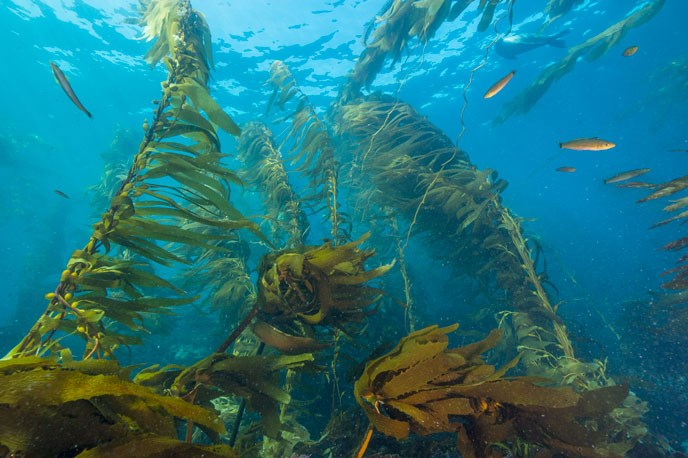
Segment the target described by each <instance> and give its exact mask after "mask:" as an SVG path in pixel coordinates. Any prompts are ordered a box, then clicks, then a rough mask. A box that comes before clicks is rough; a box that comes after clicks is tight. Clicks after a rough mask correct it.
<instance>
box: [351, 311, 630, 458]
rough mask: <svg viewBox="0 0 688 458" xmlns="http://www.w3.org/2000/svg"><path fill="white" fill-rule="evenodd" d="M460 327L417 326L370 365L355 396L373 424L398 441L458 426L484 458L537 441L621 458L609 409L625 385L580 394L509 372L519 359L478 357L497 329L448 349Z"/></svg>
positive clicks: (466, 451)
mask: <svg viewBox="0 0 688 458" xmlns="http://www.w3.org/2000/svg"><path fill="white" fill-rule="evenodd" d="M457 327H458V325H453V326H447V327H445V328H438V327H437V326H430V327H427V328H424V329H421V330H419V331H416V332H414V333H412V334H410V335H408V336H406V337H404V338H403V339H401V341H400V342H399V344H398V345H397V346H396V347H395V348H394V349H393V350H392V351H391V352H389V353H388V354H386V355H384V356H382V357H380V358H377V359H374V360H372V361H369V362H368V363H367V364H366V367H365V370H364V372H363V375H362V376H361V377H360V378H359V379H358V381H357V382H356V384H355V386H354V394H355V396H356V401H357V402H358V403H359V405H360V406H361V407H362V408H363V410H364V411H365V413H366V416H367V417H368V419H369V420H370V422H371V423H372V425H373V426H374V427H375V429H377V430H378V431H380V432H382V433H384V434H387V435H390V436H392V437H394V438H396V439H403V438H406V437H407V436H408V435H409V434H410V433H414V434H421V435H426V434H432V433H438V432H458V441H459V444H458V445H459V450H460V451H461V453H462V455H463V456H485V453H486V451H487V449H488V448H489V444H491V443H497V442H502V443H503V442H514V441H516V440H522V441H527V442H530V443H534V444H540V447H541V448H546V449H547V452H548V453H562V454H569V453H572V454H575V455H576V456H583V457H621V456H624V454H625V452H626V451H627V450H628V444H626V443H623V442H622V443H617V442H616V438H614V437H613V436H612V435H611V434H612V433H613V432H614V431H613V430H612V429H609V428H608V422H609V420H608V418H607V415H608V414H609V413H610V412H611V411H612V410H613V409H614V408H615V407H616V406H617V405H619V404H620V403H621V402H622V401H623V399H624V398H625V397H626V394H627V392H628V390H627V389H626V387H622V386H612V387H607V388H601V389H598V390H595V391H588V392H586V393H584V394H583V395H579V394H576V393H575V392H574V391H573V390H572V389H571V388H570V387H564V388H546V387H541V386H538V385H536V384H534V383H533V380H532V379H529V378H525V377H510V378H505V377H504V375H505V373H506V372H507V371H508V370H509V369H510V368H511V367H513V366H514V365H515V364H516V362H517V360H513V361H511V362H510V363H508V364H507V365H505V366H504V367H502V368H501V369H496V368H495V367H494V366H491V365H488V364H486V363H485V362H484V361H483V359H482V357H481V354H482V353H484V352H486V351H488V350H490V349H491V348H493V347H494V346H495V345H496V343H497V341H498V340H499V338H500V332H499V331H493V332H492V333H490V335H489V336H488V337H487V338H486V339H484V340H482V341H480V342H476V343H474V344H470V345H467V346H465V347H460V348H455V349H451V350H449V349H447V346H448V338H447V334H448V333H450V332H452V331H454V330H455V329H456V328H457Z"/></svg>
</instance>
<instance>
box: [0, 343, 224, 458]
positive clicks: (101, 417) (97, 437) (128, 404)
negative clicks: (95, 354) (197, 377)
mask: <svg viewBox="0 0 688 458" xmlns="http://www.w3.org/2000/svg"><path fill="white" fill-rule="evenodd" d="M0 379H2V380H1V383H2V385H3V386H4V387H5V388H6V389H3V391H2V394H0V404H1V405H2V407H1V409H2V415H0V450H2V447H5V448H6V451H7V452H8V453H11V454H13V455H17V456H18V455H22V456H24V455H26V456H58V455H59V456H76V455H77V454H78V456H96V454H97V456H114V453H117V452H124V451H127V450H129V451H136V455H137V456H159V455H158V453H161V452H162V451H166V453H172V452H173V451H174V452H177V453H182V452H184V453H206V452H207V453H208V454H207V455H206V456H224V457H233V456H238V455H236V454H235V453H234V452H233V451H232V450H231V449H229V448H228V447H226V446H215V447H203V446H197V445H192V444H185V443H183V442H180V441H178V440H177V433H176V428H175V419H181V420H185V421H187V422H191V421H193V422H195V423H196V424H198V425H201V426H202V427H203V428H204V429H205V430H206V431H207V432H208V433H209V434H211V435H217V434H219V433H222V432H224V425H223V424H222V423H221V422H220V421H219V419H218V418H217V417H216V416H215V415H214V414H213V413H212V412H210V411H208V410H206V409H203V408H201V407H198V406H194V405H191V404H189V403H187V402H185V401H183V400H181V399H178V398H173V397H169V396H162V395H160V394H156V393H154V392H152V391H151V390H149V389H148V388H145V387H143V386H140V385H138V384H136V383H133V382H131V381H130V380H129V371H128V370H124V369H122V368H121V367H119V365H117V364H116V363H114V362H112V361H81V362H64V363H63V364H57V363H56V362H54V361H51V360H47V359H42V358H38V357H33V356H30V357H19V358H13V359H11V360H7V361H2V362H1V363H0ZM37 387H39V389H37ZM55 431H60V434H55ZM37 439H39V440H37ZM82 452H83V453H82ZM107 453H110V454H107Z"/></svg>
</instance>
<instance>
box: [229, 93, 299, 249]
mask: <svg viewBox="0 0 688 458" xmlns="http://www.w3.org/2000/svg"><path fill="white" fill-rule="evenodd" d="M284 102H285V101H280V105H284ZM237 149H238V153H239V154H238V159H239V160H240V161H242V162H243V164H244V168H243V170H242V172H241V176H242V177H243V178H244V181H245V182H246V183H247V184H249V185H250V186H251V187H252V188H254V189H256V190H258V191H259V192H260V195H261V198H262V201H263V205H264V206H265V208H266V210H267V214H268V218H269V224H270V230H271V235H272V237H271V238H272V240H273V243H274V244H275V245H276V246H278V247H284V248H294V247H299V246H302V245H303V241H304V240H305V238H306V236H307V234H308V230H309V226H308V219H307V217H306V215H305V213H304V211H303V210H302V208H301V207H302V204H301V201H300V199H299V196H298V194H297V193H296V191H295V190H294V189H293V187H292V186H291V185H290V183H289V179H288V177H287V170H286V169H285V166H284V163H283V161H282V153H281V152H280V150H279V148H278V147H277V145H276V144H275V138H274V136H273V134H272V132H271V131H270V129H268V127H267V126H266V125H265V124H262V123H259V122H252V123H249V124H248V125H246V126H244V129H243V133H242V135H241V138H240V139H239V145H238V148H237Z"/></svg>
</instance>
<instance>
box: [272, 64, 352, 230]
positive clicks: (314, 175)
mask: <svg viewBox="0 0 688 458" xmlns="http://www.w3.org/2000/svg"><path fill="white" fill-rule="evenodd" d="M268 83H269V84H270V85H271V86H272V87H273V93H272V97H271V99H270V102H269V103H268V110H269V109H270V106H271V105H272V104H273V103H276V104H277V105H278V106H279V107H280V108H284V106H285V104H286V103H287V102H288V101H290V100H292V99H294V100H295V101H296V102H297V104H298V105H297V108H296V111H294V112H293V113H292V114H291V129H290V130H289V137H290V138H291V140H292V141H293V146H292V148H291V153H292V154H293V157H292V161H293V162H294V163H299V166H298V167H297V170H298V171H299V172H300V173H301V174H303V175H304V176H305V177H306V178H307V179H308V189H309V191H308V194H306V195H304V196H303V198H304V199H306V200H307V201H308V202H309V203H310V204H311V205H312V206H314V207H315V210H316V211H318V210H320V207H321V206H324V207H325V208H326V209H327V217H328V219H329V220H330V227H331V234H332V239H333V240H334V241H335V242H338V243H339V242H344V241H346V240H350V239H351V236H350V234H349V231H348V230H347V227H346V226H347V225H346V215H345V214H343V213H342V212H341V211H340V208H339V205H340V204H339V191H338V175H339V166H340V164H339V163H338V162H337V160H336V159H335V156H334V144H333V143H332V138H331V136H330V133H329V128H328V126H327V125H326V124H325V123H324V122H323V121H322V120H321V119H320V117H319V116H318V115H317V113H316V111H315V107H314V106H313V105H312V104H311V103H310V101H309V100H308V96H307V95H306V94H304V92H303V91H301V89H300V88H299V86H298V84H297V83H296V80H295V79H294V76H293V75H292V73H291V71H289V68H287V66H286V65H285V64H284V62H282V61H275V62H273V63H272V66H271V67H270V79H269V80H268Z"/></svg>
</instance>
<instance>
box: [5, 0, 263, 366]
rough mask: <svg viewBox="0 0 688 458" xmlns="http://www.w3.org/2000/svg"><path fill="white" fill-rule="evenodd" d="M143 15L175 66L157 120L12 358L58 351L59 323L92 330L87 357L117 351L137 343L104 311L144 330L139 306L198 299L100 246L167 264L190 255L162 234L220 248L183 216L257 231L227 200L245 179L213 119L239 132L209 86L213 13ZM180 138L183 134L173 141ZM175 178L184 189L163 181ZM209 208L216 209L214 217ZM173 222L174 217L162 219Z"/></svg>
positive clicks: (178, 8)
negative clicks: (150, 292)
mask: <svg viewBox="0 0 688 458" xmlns="http://www.w3.org/2000/svg"><path fill="white" fill-rule="evenodd" d="M141 22H142V24H145V25H146V29H145V36H146V37H147V38H149V39H152V38H157V41H156V43H155V45H154V46H153V48H152V49H151V50H150V52H149V53H148V55H147V59H148V61H149V62H150V63H151V64H152V65H154V64H155V63H157V62H158V61H159V60H161V59H162V60H163V61H164V63H165V66H166V67H167V70H168V78H167V80H166V81H165V82H163V83H162V88H163V94H162V97H161V98H160V101H159V103H158V106H157V109H156V111H155V116H154V118H153V121H152V123H150V124H149V125H148V124H147V123H144V127H145V128H146V132H145V135H144V138H143V140H142V141H141V143H140V145H139V149H138V152H137V153H136V155H135V156H134V160H133V164H132V166H131V168H130V169H129V172H128V174H127V176H126V178H125V179H124V180H123V181H122V183H121V184H120V185H119V187H118V189H117V191H116V192H115V194H114V197H113V198H112V200H111V202H110V207H109V208H108V210H107V211H106V212H105V213H104V214H103V215H102V218H101V220H100V221H99V222H98V223H96V224H95V225H94V231H93V233H92V234H91V236H90V238H89V241H88V243H87V244H86V246H85V247H84V248H83V249H82V250H77V251H75V252H74V254H73V255H72V258H71V259H70V261H69V263H68V267H67V269H65V270H64V271H63V273H62V275H61V278H60V282H59V283H58V285H57V287H56V288H55V291H54V292H53V293H50V294H48V295H46V298H47V299H48V300H49V304H48V307H47V309H46V311H45V312H44V314H43V316H42V317H41V318H40V319H39V320H38V321H37V322H36V323H35V324H34V326H33V327H32V328H31V330H30V331H29V333H28V334H27V335H26V336H25V337H24V339H22V341H21V342H20V343H19V345H17V346H16V347H15V348H14V349H12V350H11V351H10V353H9V354H8V355H6V356H5V358H10V357H19V356H23V355H33V354H41V353H43V352H45V351H49V350H51V349H59V348H60V347H59V345H58V344H57V343H56V342H54V341H52V336H53V335H54V333H55V332H56V331H57V330H58V329H59V330H61V331H64V332H67V333H75V334H78V335H81V336H82V337H84V338H85V339H86V342H87V344H86V349H85V355H86V356H89V357H90V356H98V355H99V354H105V355H108V356H110V357H114V355H113V353H112V351H113V350H114V348H116V347H117V346H118V345H120V344H122V343H125V344H126V343H137V342H138V341H137V340H136V339H134V338H132V337H131V336H125V335H121V334H120V335H117V334H112V333H111V332H110V331H109V330H107V331H106V329H105V327H104V325H103V323H102V318H103V317H108V318H111V319H113V320H115V321H119V322H121V323H123V324H125V325H126V326H128V327H129V328H130V329H132V330H135V331H136V330H140V329H141V326H140V325H138V324H136V323H135V321H134V320H141V319H142V315H141V313H140V312H154V313H155V312H157V313H161V312H164V311H165V308H166V307H169V306H170V305H178V304H183V303H188V302H190V301H191V300H193V298H188V297H187V298H180V299H163V298H146V297H145V296H143V293H142V292H141V290H140V288H141V287H163V288H167V289H169V290H172V291H173V292H175V293H177V294H181V293H183V291H182V290H180V289H179V288H176V287H175V286H174V285H172V284H170V283H169V282H167V281H165V280H163V279H162V278H160V277H157V276H155V275H154V274H151V273H150V272H147V271H144V270H141V269H138V268H137V267H136V266H138V265H139V264H140V263H135V262H131V261H122V260H117V259H114V258H111V257H108V256H106V255H103V254H99V253H98V251H99V250H100V249H101V248H102V249H104V251H105V252H108V251H110V248H111V244H118V245H120V246H122V247H124V248H127V249H128V250H130V251H132V252H134V253H136V254H138V255H140V256H142V257H143V258H146V259H147V260H149V261H153V262H157V263H161V264H164V265H167V264H168V263H170V262H182V263H184V262H188V261H186V260H185V259H183V258H180V257H179V256H177V255H175V254H174V253H173V252H171V251H170V250H168V249H164V248H162V247H160V246H159V245H158V244H157V241H164V242H172V243H177V244H181V245H195V246H198V247H203V248H213V246H211V245H209V244H208V243H207V241H208V240H209V239H210V240H213V239H214V240H219V239H223V238H225V237H226V236H224V235H220V236H211V237H209V238H208V237H204V236H203V235H201V234H199V233H197V232H195V231H193V230H191V229H183V228H180V227H179V226H180V224H179V223H178V222H179V221H188V220H192V221H195V222H196V223H198V224H199V225H201V226H214V227H219V228H224V229H226V230H232V229H237V228H241V227H248V228H251V229H252V230H253V231H254V232H256V233H259V232H258V231H257V229H256V226H255V224H254V223H250V222H248V221H246V220H245V219H243V217H241V215H240V214H239V212H238V211H236V210H235V209H234V208H233V207H232V206H231V205H230V204H229V201H228V197H229V188H228V182H229V181H237V179H236V177H235V176H234V175H233V174H232V173H231V172H229V171H228V170H226V169H225V168H223V167H222V166H221V165H220V164H219V161H220V160H221V159H222V157H223V155H222V154H221V153H220V151H219V148H220V143H219V139H218V136H217V132H216V128H215V125H217V126H220V127H221V128H222V129H224V130H226V131H227V132H228V133H230V134H233V135H238V134H239V133H240V130H239V128H238V127H237V126H236V125H235V124H234V122H233V121H232V120H231V118H230V117H229V116H228V115H227V114H226V113H224V111H222V109H221V108H220V107H219V106H218V105H217V103H216V102H215V101H214V100H213V99H212V98H211V97H210V96H209V94H208V88H207V81H208V77H209V71H210V66H211V62H212V60H211V54H210V32H209V30H208V26H207V24H206V23H205V20H204V19H203V17H202V15H201V14H200V13H197V12H196V11H194V10H193V9H192V8H191V6H190V4H189V2H188V1H186V0H180V1H176V0H165V1H160V2H154V3H151V4H149V5H148V6H147V9H146V11H145V14H144V17H143V19H142V21H141ZM167 55H169V56H170V57H165V56H167ZM201 110H202V111H204V112H205V114H206V115H207V117H208V119H206V118H205V117H203V116H202V115H201V114H200V111H201ZM175 137H179V138H180V139H181V141H180V142H174V141H173V139H174V138H175ZM170 178H171V179H172V180H174V181H176V182H177V184H178V187H173V186H170V185H169V184H167V183H168V181H167V182H165V181H164V180H165V179H170ZM161 181H163V182H161ZM143 198H148V200H143ZM134 199H136V203H135V201H134ZM178 200H182V201H183V202H184V203H185V204H186V205H182V204H180V203H178ZM208 211H210V215H211V216H207V212H208ZM166 221H167V222H171V224H164V222H166ZM108 289H109V290H110V291H108ZM113 290H115V291H117V290H119V291H121V294H118V297H117V299H114V298H113V297H112V293H113ZM121 297H124V298H126V299H124V300H122V299H121ZM70 317H71V319H67V318H70ZM108 334H110V335H108Z"/></svg>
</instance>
